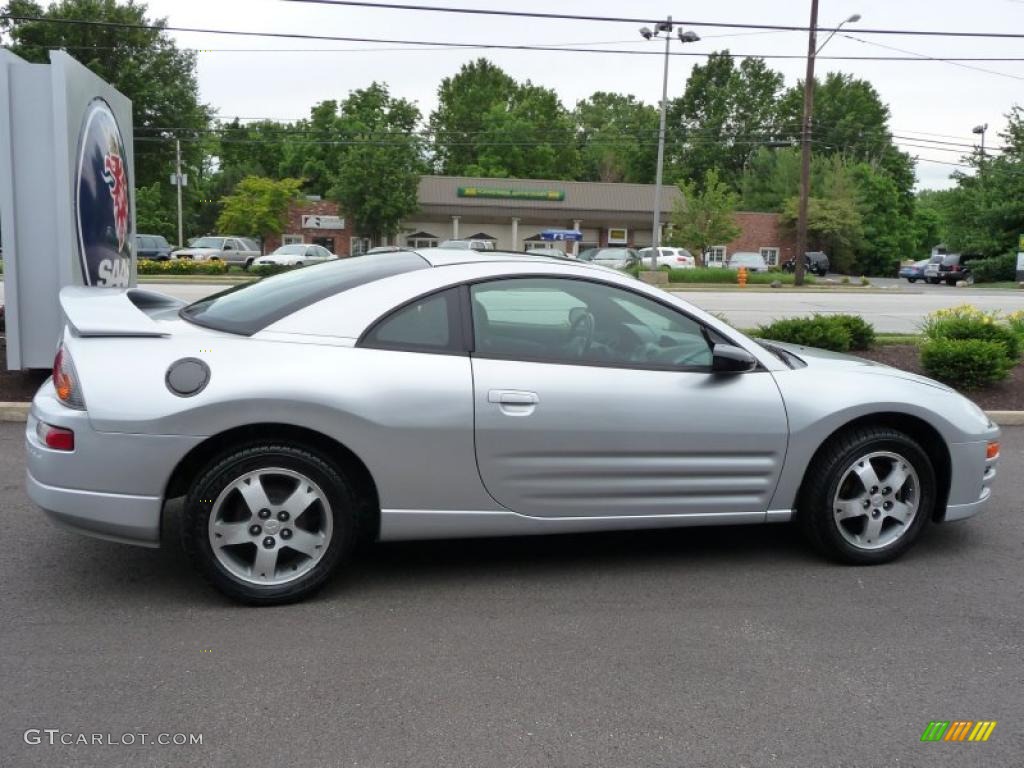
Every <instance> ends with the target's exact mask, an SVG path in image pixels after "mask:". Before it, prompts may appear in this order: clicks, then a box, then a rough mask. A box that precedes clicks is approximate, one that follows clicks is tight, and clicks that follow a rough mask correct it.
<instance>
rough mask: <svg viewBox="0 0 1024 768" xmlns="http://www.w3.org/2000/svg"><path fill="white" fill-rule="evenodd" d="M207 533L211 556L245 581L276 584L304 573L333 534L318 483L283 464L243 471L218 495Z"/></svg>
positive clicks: (331, 524)
mask: <svg viewBox="0 0 1024 768" xmlns="http://www.w3.org/2000/svg"><path fill="white" fill-rule="evenodd" d="M207 528H208V535H209V540H210V548H211V549H212V550H213V554H214V557H216V558H217V562H219V563H220V564H221V566H223V567H224V568H225V569H226V570H227V571H228V572H229V573H230V574H231V575H232V576H234V577H235V578H237V579H240V580H241V581H244V582H246V583H248V584H254V585H258V586H264V587H265V586H276V585H280V584H287V583H288V582H291V581H295V580H296V579H299V578H301V577H302V576H304V575H306V574H307V573H309V572H310V571H311V570H312V569H313V568H314V567H316V565H317V563H319V562H320V560H321V559H323V556H324V554H325V553H326V552H327V549H328V547H329V546H330V543H331V538H332V536H333V534H334V523H333V517H332V515H331V505H330V502H329V501H328V500H327V495H326V494H325V493H324V492H323V490H322V489H321V488H320V486H319V485H317V484H316V483H315V482H314V481H313V480H311V479H310V478H309V477H307V476H306V475H303V474H302V473H300V472H295V471H294V470H290V469H284V468H282V467H268V468H264V469H257V470H253V471H251V472H246V473H245V474H243V475H240V476H239V477H238V478H236V479H235V480H233V481H232V482H230V483H229V484H228V485H227V486H226V487H225V488H224V490H223V491H221V492H220V494H219V495H218V496H217V498H216V500H214V503H213V509H212V510H211V511H210V519H209V524H208V526H207Z"/></svg>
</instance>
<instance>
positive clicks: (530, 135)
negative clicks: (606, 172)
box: [463, 81, 579, 179]
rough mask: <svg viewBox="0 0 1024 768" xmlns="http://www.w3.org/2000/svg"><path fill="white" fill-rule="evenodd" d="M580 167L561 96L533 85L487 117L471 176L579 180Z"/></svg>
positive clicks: (523, 87)
mask: <svg viewBox="0 0 1024 768" xmlns="http://www.w3.org/2000/svg"><path fill="white" fill-rule="evenodd" d="M578 169H579V152H578V151H577V149H576V141H575V128H574V125H573V121H572V118H571V116H570V115H569V113H568V112H567V111H566V109H565V107H563V106H562V103H561V102H560V101H559V100H558V95H557V94H556V93H555V92H554V91H553V90H551V89H549V88H542V87H540V86H537V85H533V84H532V83H530V82H529V81H527V82H526V83H524V84H523V85H521V86H519V87H518V88H517V89H516V92H515V96H514V97H513V100H512V103H511V104H509V105H507V106H506V105H503V104H495V105H494V106H493V107H491V109H490V110H489V111H488V112H487V113H486V114H485V115H484V116H483V127H482V129H481V133H480V136H479V141H478V155H477V160H476V162H475V163H471V164H470V165H468V166H466V167H465V168H464V169H463V172H464V173H467V174H468V175H471V176H491V177H496V178H507V177H512V178H521V179H574V178H576V175H577V173H578Z"/></svg>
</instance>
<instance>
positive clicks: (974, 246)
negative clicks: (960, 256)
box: [946, 106, 1024, 256]
mask: <svg viewBox="0 0 1024 768" xmlns="http://www.w3.org/2000/svg"><path fill="white" fill-rule="evenodd" d="M1006 118H1007V121H1008V125H1007V129H1006V130H1005V131H1004V132H1002V133H1000V134H999V136H1000V138H1001V139H1002V140H1003V150H1002V152H1001V153H1000V154H999V155H998V156H995V155H987V156H986V157H981V155H980V153H978V152H975V153H974V154H973V155H972V156H971V157H969V158H967V159H966V160H967V162H968V163H969V164H970V165H972V166H974V174H973V175H968V174H966V173H957V174H955V176H956V180H957V186H956V187H955V188H954V189H953V190H951V192H950V195H949V200H948V203H949V204H948V206H947V208H946V216H947V218H946V228H947V234H948V236H949V237H948V242H947V245H948V246H949V247H950V248H951V249H954V250H958V251H963V252H965V253H971V254H982V255H985V256H998V255H1000V254H1003V253H1007V252H1015V251H1016V249H1017V238H1018V236H1019V235H1020V234H1021V233H1024V205H1021V200H1024V107H1020V106H1015V107H1013V109H1011V111H1010V112H1009V113H1008V114H1007V116H1006Z"/></svg>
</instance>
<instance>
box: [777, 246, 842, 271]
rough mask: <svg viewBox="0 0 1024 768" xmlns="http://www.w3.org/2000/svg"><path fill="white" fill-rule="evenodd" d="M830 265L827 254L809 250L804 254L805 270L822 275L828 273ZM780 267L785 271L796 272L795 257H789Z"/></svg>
mask: <svg viewBox="0 0 1024 768" xmlns="http://www.w3.org/2000/svg"><path fill="white" fill-rule="evenodd" d="M830 266H831V265H830V264H829V262H828V256H827V255H825V254H824V253H822V252H821V251H809V252H807V253H806V254H805V255H804V271H805V272H809V273H811V274H814V275H817V276H818V277H824V276H825V275H827V274H828V270H829V267H830ZM782 268H783V269H784V270H786V271H787V272H796V259H790V260H789V261H787V262H786V263H785V264H783V265H782Z"/></svg>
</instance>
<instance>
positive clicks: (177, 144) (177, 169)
mask: <svg viewBox="0 0 1024 768" xmlns="http://www.w3.org/2000/svg"><path fill="white" fill-rule="evenodd" d="M174 149H175V162H174V182H175V185H176V186H177V187H178V247H179V248H184V247H185V241H184V238H183V237H182V234H183V233H182V226H181V182H182V178H181V139H175V140H174Z"/></svg>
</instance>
